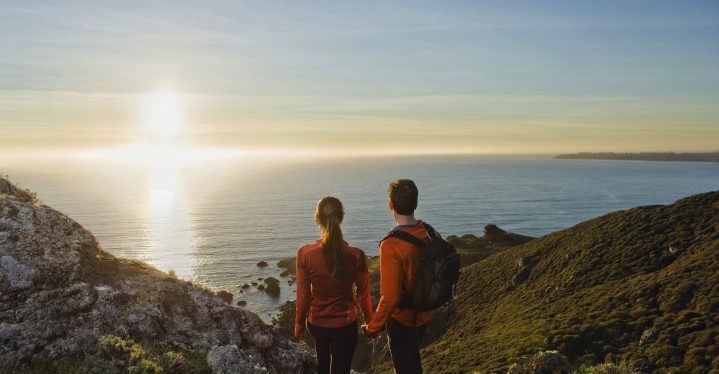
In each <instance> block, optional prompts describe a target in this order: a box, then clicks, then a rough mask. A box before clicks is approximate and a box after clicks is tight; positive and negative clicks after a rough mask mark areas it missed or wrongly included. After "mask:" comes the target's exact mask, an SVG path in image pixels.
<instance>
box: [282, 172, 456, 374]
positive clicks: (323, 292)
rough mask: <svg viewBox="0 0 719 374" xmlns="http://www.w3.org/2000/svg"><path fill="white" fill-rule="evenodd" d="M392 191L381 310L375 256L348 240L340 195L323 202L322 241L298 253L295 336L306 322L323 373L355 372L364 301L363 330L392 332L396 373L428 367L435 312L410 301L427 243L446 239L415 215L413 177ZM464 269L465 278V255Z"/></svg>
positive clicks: (319, 206) (373, 333)
mask: <svg viewBox="0 0 719 374" xmlns="http://www.w3.org/2000/svg"><path fill="white" fill-rule="evenodd" d="M388 195H389V209H390V210H391V211H392V213H393V214H394V219H395V222H396V223H397V225H396V226H395V227H394V228H393V229H392V231H390V235H388V236H387V237H386V238H385V239H384V240H383V241H382V242H381V243H380V294H381V297H380V300H379V304H378V305H377V310H376V311H375V312H374V313H373V311H372V301H371V298H370V290H369V271H368V265H367V257H366V256H365V254H364V252H363V251H362V250H361V249H358V248H355V247H352V246H350V245H349V244H348V243H347V242H345V241H344V240H343V238H342V230H341V228H340V225H341V224H342V219H343V218H344V210H343V207H342V203H341V202H340V201H339V200H338V199H337V198H334V197H324V198H322V199H321V200H320V201H319V203H318V204H317V211H316V214H315V222H316V223H317V225H318V226H319V227H320V229H321V232H322V236H321V239H319V240H317V241H316V242H314V243H309V244H306V245H303V246H302V247H301V248H300V249H299V251H298V253H297V304H296V308H297V309H296V318H295V328H294V330H295V336H297V337H302V336H303V335H304V333H305V327H306V328H307V330H308V331H309V333H310V334H312V336H313V337H314V340H315V350H316V355H317V365H318V371H319V373H320V374H324V373H332V374H341V373H342V374H343V373H349V372H350V367H351V363H352V356H353V354H354V350H355V346H356V344H357V337H358V330H359V329H358V322H357V309H358V308H357V306H359V309H360V310H361V313H362V317H363V321H364V324H363V325H362V326H361V330H362V331H363V332H364V333H365V334H366V335H367V336H368V337H370V338H372V339H376V338H377V335H378V333H379V332H380V331H381V330H383V329H386V330H387V335H388V337H389V339H388V340H389V349H390V353H391V355H392V363H393V365H394V368H395V371H396V372H397V373H398V374H405V373H421V372H422V364H421V359H420V353H419V349H420V340H421V338H422V335H423V333H424V330H425V328H426V326H427V324H428V322H429V321H430V319H431V318H432V312H431V311H429V310H426V309H427V308H414V307H407V305H412V304H411V303H409V304H408V303H406V302H405V301H406V298H407V295H408V294H411V293H412V289H413V287H416V285H417V279H416V278H418V277H420V275H418V273H419V272H421V271H422V270H421V264H420V262H421V261H424V260H421V259H424V258H426V255H424V254H423V250H425V249H424V248H422V247H420V245H422V243H424V242H431V241H432V240H434V238H439V239H440V240H439V241H442V242H444V241H443V240H441V237H440V236H439V234H437V233H436V231H434V230H433V229H432V228H431V226H429V225H428V224H425V223H424V222H422V221H421V220H417V219H415V217H414V211H415V209H416V208H417V199H418V191H417V186H416V185H415V183H414V182H413V181H411V180H409V179H398V180H396V181H394V182H392V183H390V185H389V188H388ZM408 234H409V235H408ZM408 236H410V237H408ZM444 243H445V244H446V242H444ZM452 250H453V248H452ZM456 267H457V270H456V271H457V276H458V271H459V260H458V258H457V264H456ZM455 282H456V280H455ZM410 297H411V296H410Z"/></svg>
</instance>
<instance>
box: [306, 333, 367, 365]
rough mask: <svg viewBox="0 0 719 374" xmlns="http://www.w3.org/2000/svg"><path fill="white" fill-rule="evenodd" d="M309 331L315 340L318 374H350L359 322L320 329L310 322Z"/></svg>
mask: <svg viewBox="0 0 719 374" xmlns="http://www.w3.org/2000/svg"><path fill="white" fill-rule="evenodd" d="M307 330H309V331H310V334H312V337H313V338H315V351H316V352H317V372H318V373H319V374H330V373H331V374H348V373H349V372H350V368H351V367H352V356H353V355H354V352H355V347H356V346H357V320H355V321H354V322H352V323H350V324H349V325H347V326H343V327H319V326H315V325H311V324H310V323H309V322H308V323H307Z"/></svg>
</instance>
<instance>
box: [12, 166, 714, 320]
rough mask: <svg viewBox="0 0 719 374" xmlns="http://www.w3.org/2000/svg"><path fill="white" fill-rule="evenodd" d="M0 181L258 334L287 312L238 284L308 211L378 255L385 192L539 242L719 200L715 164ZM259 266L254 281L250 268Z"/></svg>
mask: <svg viewBox="0 0 719 374" xmlns="http://www.w3.org/2000/svg"><path fill="white" fill-rule="evenodd" d="M0 172H3V173H5V174H9V175H10V178H11V179H12V180H14V181H16V182H18V183H19V184H20V185H21V186H22V187H26V188H30V189H31V190H34V191H36V192H37V193H38V195H39V197H40V198H41V199H42V200H43V201H44V202H45V203H46V204H47V205H50V206H52V207H54V208H55V209H58V210H60V211H62V212H64V213H66V214H68V215H69V216H70V217H72V218H74V219H75V220H77V221H78V222H79V223H81V224H82V225H83V226H84V227H86V228H87V229H89V230H90V231H92V232H93V233H94V234H95V236H96V237H97V239H98V240H99V242H100V244H101V245H102V247H103V248H104V249H105V250H107V251H110V252H111V253H113V254H114V255H116V256H121V257H129V258H136V259H141V260H145V261H149V262H150V263H152V264H154V265H156V266H157V267H158V268H160V269H162V270H169V269H174V270H175V271H176V272H177V274H178V276H180V277H182V278H188V279H192V280H194V281H196V282H199V283H203V284H206V285H208V286H210V287H212V288H215V289H217V290H220V289H224V290H227V291H230V292H232V293H234V294H235V301H238V300H246V301H247V302H248V306H247V307H248V308H250V309H252V310H254V311H256V312H258V313H259V314H260V315H261V316H262V317H263V318H264V319H265V320H268V321H269V319H270V318H271V316H272V315H273V314H274V311H275V310H276V308H277V306H278V305H279V304H282V303H284V302H285V301H286V300H290V299H293V298H294V287H290V286H288V284H287V282H286V281H285V280H284V279H281V286H282V293H281V296H280V297H279V298H277V299H273V298H271V297H269V296H267V295H266V294H264V293H263V292H259V291H256V290H255V289H254V287H253V288H250V289H249V290H247V291H245V294H240V292H239V290H240V286H241V285H242V284H243V283H246V282H250V281H253V280H256V279H257V278H259V277H269V276H274V277H277V278H279V275H278V274H279V273H280V269H278V268H277V267H276V266H275V263H276V262H277V261H278V260H280V259H282V258H286V257H289V256H293V255H294V254H295V252H296V250H297V248H298V247H299V245H301V244H302V243H306V242H310V241H314V240H315V239H317V238H318V236H319V230H318V229H317V228H316V226H315V225H314V222H313V214H314V208H315V204H316V202H317V200H318V199H319V198H320V197H322V196H324V195H334V196H336V197H338V198H340V199H341V200H342V201H343V202H344V204H345V210H346V218H345V222H344V225H343V230H344V233H345V237H346V239H347V240H348V241H349V242H350V243H351V244H352V245H354V246H357V247H360V248H362V249H364V250H365V252H366V253H367V254H368V255H376V254H377V252H378V250H377V243H378V240H379V239H381V238H382V237H383V236H384V234H385V233H386V231H387V230H388V229H389V228H390V227H391V226H392V216H391V213H390V212H389V211H388V210H387V201H386V200H387V198H386V186H387V183H388V182H389V181H391V180H393V179H396V178H400V177H402V178H411V179H414V180H415V181H416V182H417V185H418V186H419V190H420V206H419V209H418V212H417V215H418V217H420V218H422V219H424V220H426V221H428V222H431V223H432V224H433V225H434V227H435V228H437V229H438V230H440V231H441V232H442V233H443V234H445V235H451V234H459V235H462V234H467V233H472V234H481V232H482V228H483V226H484V225H485V224H488V223H495V224H497V225H498V226H500V227H501V228H504V229H505V230H509V231H513V232H516V233H521V234H526V235H532V236H541V235H545V234H548V233H550V232H553V231H556V230H560V229H563V228H567V227H570V226H572V225H574V224H577V223H579V222H581V221H584V220H587V219H590V218H594V217H596V216H599V215H602V214H604V213H608V212H612V211H615V210H620V209H626V208H630V207H634V206H637V205H647V204H666V203H671V202H673V201H675V200H677V199H679V198H682V197H685V196H689V195H692V194H696V193H701V192H707V191H711V190H717V189H719V164H716V163H679V162H641V161H578V160H553V159H548V158H535V159H528V158H527V159H517V158H492V157H479V156H477V157H414V158H412V157H402V158H364V159H337V160H312V161H310V160H301V159H300V160H284V161H279V160H274V161H270V160H264V161H263V160H258V159H248V158H235V159H225V160H219V161H218V160H215V161H208V162H204V163H188V164H185V165H173V164H172V163H165V164H161V165H154V166H151V167H148V166H145V165H142V164H138V163H135V164H130V163H121V162H110V161H88V160H77V159H76V160H56V161H47V160H44V161H23V162H20V161H17V160H0ZM261 260H264V261H267V262H268V263H269V264H270V266H269V267H267V268H264V269H261V268H258V267H257V266H256V263H257V262H258V261H261Z"/></svg>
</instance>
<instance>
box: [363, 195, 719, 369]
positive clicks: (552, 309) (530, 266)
mask: <svg viewBox="0 0 719 374" xmlns="http://www.w3.org/2000/svg"><path fill="white" fill-rule="evenodd" d="M460 285H461V293H460V295H459V297H458V300H457V302H456V303H455V308H456V312H455V314H454V315H453V318H452V321H451V325H450V328H449V330H448V331H447V332H446V333H445V334H444V336H442V337H441V339H439V340H438V341H436V342H435V343H434V344H432V345H430V346H429V347H428V348H426V349H425V350H424V351H423V362H424V365H425V368H426V369H427V372H431V373H466V372H472V371H477V372H493V371H502V370H504V369H506V368H507V367H508V366H509V365H510V364H511V363H513V362H515V361H516V360H517V358H519V357H522V356H526V355H531V354H533V353H535V352H538V351H542V350H548V349H556V350H559V351H560V352H561V353H562V354H564V355H565V356H567V357H568V358H569V360H570V363H571V364H572V365H573V366H574V367H575V368H577V369H580V368H581V367H582V366H587V365H593V364H597V363H601V362H605V361H612V362H616V361H619V360H625V361H627V362H628V363H629V364H630V365H633V366H635V367H637V368H639V367H642V368H643V371H644V372H656V373H670V372H671V373H707V372H709V371H710V370H714V371H717V372H719V191H718V192H711V193H706V194H701V195H696V196H693V197H690V198H686V199H683V200H680V201H678V202H676V203H675V204H672V205H667V206H649V207H639V208H634V209H630V210H626V211H620V212H616V213H611V214H608V215H605V216H602V217H599V218H596V219H593V220H590V221H587V222H584V223H581V224H579V225H577V226H574V227H572V228H569V229H566V230H563V231H559V232H556V233H553V234H550V235H547V236H545V237H542V238H539V239H535V240H533V241H531V242H529V243H527V244H524V245H521V246H518V247H514V248H511V249H508V250H506V251H503V252H501V253H498V254H496V255H494V256H491V257H489V258H487V259H485V260H483V261H480V262H478V263H476V264H474V265H472V266H469V267H467V268H465V269H464V270H463V276H462V280H461V284H460ZM377 371H380V372H384V370H383V369H378V370H377ZM714 371H712V372H714Z"/></svg>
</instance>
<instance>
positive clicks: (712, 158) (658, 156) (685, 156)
mask: <svg viewBox="0 0 719 374" xmlns="http://www.w3.org/2000/svg"><path fill="white" fill-rule="evenodd" d="M555 158H557V159H567V160H636V161H688V162H719V152H704V153H674V152H642V153H613V152H598V153H591V152H581V153H569V154H563V155H558V156H556V157H555Z"/></svg>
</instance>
